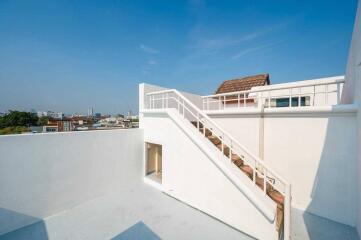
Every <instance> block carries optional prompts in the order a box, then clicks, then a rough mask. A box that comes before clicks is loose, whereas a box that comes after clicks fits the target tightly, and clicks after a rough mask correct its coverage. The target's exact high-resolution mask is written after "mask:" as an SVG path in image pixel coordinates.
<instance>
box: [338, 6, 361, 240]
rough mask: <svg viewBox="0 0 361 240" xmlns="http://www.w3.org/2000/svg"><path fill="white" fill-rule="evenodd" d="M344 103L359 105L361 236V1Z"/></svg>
mask: <svg viewBox="0 0 361 240" xmlns="http://www.w3.org/2000/svg"><path fill="white" fill-rule="evenodd" d="M342 101H343V102H344V103H354V104H356V105H357V106H358V115H357V134H358V135H357V142H356V144H357V159H358V166H357V168H356V169H357V172H358V180H357V183H358V188H357V189H358V190H357V195H358V197H357V207H356V208H355V212H356V213H357V224H356V227H357V230H358V233H359V236H360V237H361V190H360V189H361V147H360V145H361V1H359V3H358V10H357V13H356V19H355V25H354V30H353V34H352V42H351V47H350V52H349V57H348V63H347V70H346V81H345V87H344V92H343V99H342Z"/></svg>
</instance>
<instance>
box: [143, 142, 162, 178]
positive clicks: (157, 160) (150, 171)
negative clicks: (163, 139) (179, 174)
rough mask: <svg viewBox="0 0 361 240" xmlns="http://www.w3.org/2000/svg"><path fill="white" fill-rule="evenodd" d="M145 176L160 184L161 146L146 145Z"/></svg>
mask: <svg viewBox="0 0 361 240" xmlns="http://www.w3.org/2000/svg"><path fill="white" fill-rule="evenodd" d="M146 147H147V149H146V151H147V152H146V161H147V162H146V173H145V174H146V175H147V177H148V178H150V179H152V180H154V181H156V182H159V183H161V182H162V145H159V144H154V143H146Z"/></svg>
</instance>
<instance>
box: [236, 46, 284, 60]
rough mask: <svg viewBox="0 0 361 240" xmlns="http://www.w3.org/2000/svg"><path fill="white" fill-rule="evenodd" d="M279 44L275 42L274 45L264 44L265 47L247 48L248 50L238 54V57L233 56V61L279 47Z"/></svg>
mask: <svg viewBox="0 0 361 240" xmlns="http://www.w3.org/2000/svg"><path fill="white" fill-rule="evenodd" d="M278 44H279V42H274V43H268V44H264V45H260V46H257V47H252V48H247V49H243V50H242V51H240V52H239V53H237V54H236V55H234V56H232V57H231V59H233V60H236V59H239V58H241V57H243V56H245V55H247V54H249V53H254V52H257V51H260V50H264V49H267V48H270V47H273V46H276V45H278Z"/></svg>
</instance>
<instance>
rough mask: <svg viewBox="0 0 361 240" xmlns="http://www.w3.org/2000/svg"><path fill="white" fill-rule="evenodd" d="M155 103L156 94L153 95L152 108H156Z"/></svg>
mask: <svg viewBox="0 0 361 240" xmlns="http://www.w3.org/2000/svg"><path fill="white" fill-rule="evenodd" d="M154 106H155V103H154V95H152V108H155V107H154Z"/></svg>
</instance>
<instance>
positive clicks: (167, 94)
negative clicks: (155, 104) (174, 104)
mask: <svg viewBox="0 0 361 240" xmlns="http://www.w3.org/2000/svg"><path fill="white" fill-rule="evenodd" d="M165 97H166V102H165V107H166V108H168V105H169V93H166V95H165Z"/></svg>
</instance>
